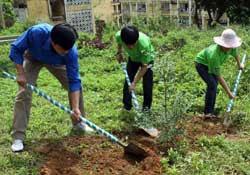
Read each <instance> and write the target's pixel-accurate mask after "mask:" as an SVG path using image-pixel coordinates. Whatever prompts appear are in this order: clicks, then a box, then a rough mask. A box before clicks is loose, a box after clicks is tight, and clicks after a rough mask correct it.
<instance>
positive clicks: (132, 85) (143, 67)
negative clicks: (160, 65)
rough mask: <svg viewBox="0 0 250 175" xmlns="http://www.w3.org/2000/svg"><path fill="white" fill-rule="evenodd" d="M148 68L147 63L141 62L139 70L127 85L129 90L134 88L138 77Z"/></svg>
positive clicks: (138, 79)
mask: <svg viewBox="0 0 250 175" xmlns="http://www.w3.org/2000/svg"><path fill="white" fill-rule="evenodd" d="M147 70H148V65H147V64H142V66H141V68H140V70H139V72H137V74H136V76H135V78H134V81H133V82H132V83H131V86H130V87H129V89H130V91H133V90H135V87H136V84H137V82H138V81H140V79H141V78H142V77H143V76H144V75H145V73H146V72H147Z"/></svg>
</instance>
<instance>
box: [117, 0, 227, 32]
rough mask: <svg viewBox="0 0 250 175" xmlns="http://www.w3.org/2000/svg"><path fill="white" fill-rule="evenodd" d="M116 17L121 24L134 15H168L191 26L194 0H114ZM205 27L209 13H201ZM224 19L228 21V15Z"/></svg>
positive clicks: (180, 22) (146, 16)
mask: <svg viewBox="0 0 250 175" xmlns="http://www.w3.org/2000/svg"><path fill="white" fill-rule="evenodd" d="M112 5H113V9H114V15H113V16H114V19H115V21H116V22H117V23H118V24H119V25H121V24H122V23H128V22H131V20H132V19H133V18H134V17H138V16H140V17H145V18H148V17H157V16H167V17H169V18H170V20H172V21H175V22H176V23H177V25H186V26H191V25H192V24H193V19H194V12H195V11H194V10H195V3H194V0H113V1H112ZM199 14H200V18H201V23H202V26H203V28H205V27H206V25H207V20H208V15H207V13H206V12H205V11H201V12H200V13H199ZM222 20H224V21H227V22H228V18H227V17H226V15H224V16H223V17H222Z"/></svg>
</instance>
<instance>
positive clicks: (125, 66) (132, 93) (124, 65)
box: [121, 62, 140, 111]
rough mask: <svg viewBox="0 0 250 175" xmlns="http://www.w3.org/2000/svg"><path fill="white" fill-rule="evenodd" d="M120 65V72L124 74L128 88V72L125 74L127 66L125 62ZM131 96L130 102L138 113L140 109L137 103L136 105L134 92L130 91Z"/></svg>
mask: <svg viewBox="0 0 250 175" xmlns="http://www.w3.org/2000/svg"><path fill="white" fill-rule="evenodd" d="M121 65H122V70H123V72H124V74H125V78H126V81H127V84H128V86H130V85H131V83H130V80H129V76H128V72H127V64H126V63H125V62H122V63H121ZM131 96H132V102H133V104H134V107H135V109H136V110H137V111H138V110H139V109H140V107H139V103H138V100H137V98H136V95H135V91H131Z"/></svg>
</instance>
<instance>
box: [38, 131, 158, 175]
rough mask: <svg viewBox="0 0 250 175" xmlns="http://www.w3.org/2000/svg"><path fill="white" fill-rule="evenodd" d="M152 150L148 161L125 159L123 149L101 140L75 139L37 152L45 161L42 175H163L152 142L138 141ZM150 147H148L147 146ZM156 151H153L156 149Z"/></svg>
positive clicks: (71, 138) (65, 140) (95, 138)
mask: <svg viewBox="0 0 250 175" xmlns="http://www.w3.org/2000/svg"><path fill="white" fill-rule="evenodd" d="M134 140H136V141H137V142H139V143H140V145H142V146H144V147H145V148H147V150H150V156H149V157H147V158H145V159H144V160H138V159H136V158H135V157H131V156H128V155H124V152H123V148H121V147H119V146H118V145H116V144H112V143H111V142H109V141H107V139H105V138H103V137H100V136H87V135H86V136H81V137H80V136H75V137H68V138H65V139H64V140H63V141H60V142H54V143H50V142H49V141H45V142H44V143H43V144H42V145H41V146H39V147H37V148H35V149H34V150H35V152H38V153H40V154H42V155H43V156H44V157H45V162H44V163H43V165H42V166H41V169H40V175H82V174H89V175H106V174H107V175H110V174H117V175H126V174H130V175H138V174H140V175H158V174H161V164H160V157H159V156H158V155H157V154H156V153H155V149H156V148H153V146H152V145H151V147H148V146H147V145H150V144H149V142H150V139H149V138H143V137H141V138H140V139H138V136H136V138H134ZM144 143H146V144H144ZM152 148H153V149H152Z"/></svg>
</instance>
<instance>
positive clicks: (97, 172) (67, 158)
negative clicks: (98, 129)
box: [34, 116, 238, 175]
mask: <svg viewBox="0 0 250 175" xmlns="http://www.w3.org/2000/svg"><path fill="white" fill-rule="evenodd" d="M222 123H223V121H221V120H220V119H218V120H204V119H203V118H201V117H197V116H194V117H192V118H191V119H189V120H187V121H185V125H184V126H185V127H184V130H185V133H186V134H185V136H184V137H186V138H187V139H188V140H189V142H190V143H191V144H192V145H193V148H192V149H196V146H195V142H196V140H197V139H198V138H199V137H201V136H202V135H206V136H211V137H212V136H216V135H222V134H223V135H225V136H226V137H228V138H229V139H230V138H231V139H235V137H236V136H237V135H236V130H235V129H234V128H230V129H228V128H225V127H224V126H223V124H222ZM144 134H145V133H141V132H134V133H132V134H130V135H129V136H128V140H130V142H132V143H136V145H138V146H140V147H141V148H143V149H144V150H146V151H147V153H148V154H149V155H150V156H148V157H146V158H145V159H138V158H137V157H132V156H131V155H126V154H124V150H123V148H122V147H120V146H118V145H117V144H113V143H111V142H109V141H108V140H107V139H106V138H104V137H101V136H96V135H95V136H90V135H83V136H74V137H66V138H64V139H63V140H61V141H58V142H55V141H54V142H51V141H46V140H45V141H43V142H42V144H41V145H40V146H39V147H36V148H34V151H35V152H38V153H40V154H42V155H43V157H44V162H43V164H42V166H41V168H40V175H85V174H86V175H113V174H114V175H138V174H139V175H159V174H162V167H161V163H160V154H162V153H163V152H166V151H167V149H168V148H169V147H174V144H171V143H166V145H165V146H164V148H162V147H161V146H159V145H157V143H156V139H153V138H151V137H149V136H146V135H144ZM117 135H119V137H121V138H124V137H125V135H124V133H117ZM182 138H183V136H181V137H177V138H176V139H174V140H175V141H174V142H178V141H180V140H182ZM237 138H238V137H237ZM160 151H161V152H160ZM162 151H163V152H162Z"/></svg>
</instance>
